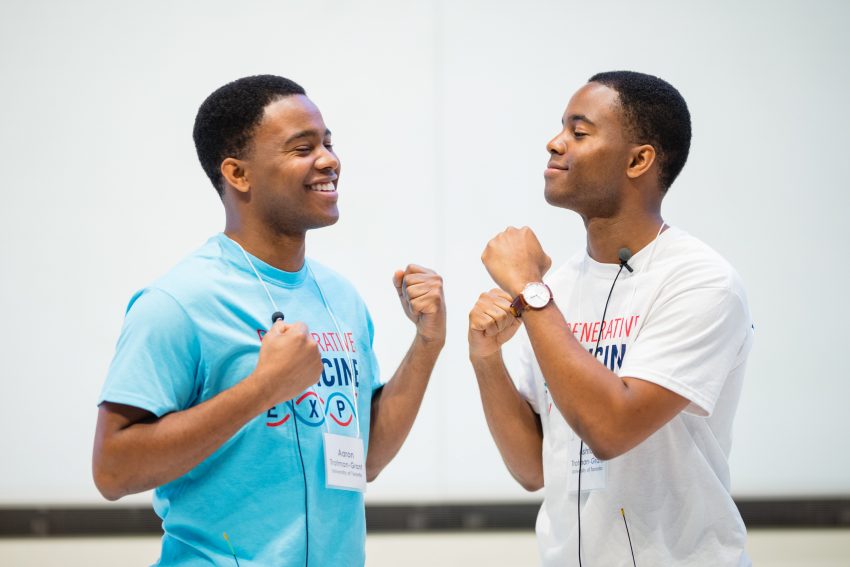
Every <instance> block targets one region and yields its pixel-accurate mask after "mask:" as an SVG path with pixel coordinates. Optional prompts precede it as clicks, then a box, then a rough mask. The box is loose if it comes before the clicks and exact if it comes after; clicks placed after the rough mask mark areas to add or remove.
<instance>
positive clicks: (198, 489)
mask: <svg viewBox="0 0 850 567" xmlns="http://www.w3.org/2000/svg"><path fill="white" fill-rule="evenodd" d="M194 138H195V145H196V148H197V151H198V157H199V159H200V161H201V165H202V166H203V168H204V170H205V171H206V173H207V175H208V176H209V178H210V180H211V181H212V183H213V185H214V186H215V188H216V190H217V191H218V193H219V196H220V197H221V199H222V202H223V204H224V208H225V213H226V226H225V230H224V232H223V233H221V234H217V235H215V236H213V237H212V238H210V239H209V240H208V241H207V243H206V244H204V245H203V246H202V247H201V248H200V249H199V250H197V251H196V252H194V253H192V254H191V255H190V256H188V257H187V258H186V259H184V260H183V261H182V262H180V263H179V264H178V265H177V266H175V267H174V268H173V269H172V270H171V271H170V272H169V273H168V274H166V275H165V276H164V277H162V278H160V279H159V280H157V281H156V282H154V283H153V284H151V285H149V286H147V287H145V288H144V289H142V290H141V291H139V292H138V293H136V294H135V295H134V296H133V298H132V299H131V301H130V304H129V306H128V308H127V314H126V318H125V322H124V327H123V329H122V331H121V337H120V339H119V341H118V346H117V348H116V353H115V358H114V360H113V362H112V365H111V367H110V370H109V375H108V377H107V380H106V384H105V385H104V388H103V392H102V394H101V398H100V406H99V407H100V410H99V414H98V423H97V432H96V436H95V445H94V459H93V463H94V466H93V469H94V479H95V483H96V484H97V486H98V489H99V490H100V491H101V493H102V494H103V495H104V496H105V497H106V498H108V499H110V500H116V499H118V498H120V497H122V496H124V495H126V494H131V493H135V492H141V491H144V490H148V489H151V488H155V489H156V490H155V493H154V508H155V510H156V512H157V514H159V516H160V517H161V518H162V520H163V530H164V535H163V543H162V555H161V557H160V560H159V563H158V564H159V565H239V566H240V567H246V566H251V565H253V566H261V565H263V566H265V565H283V566H290V565H292V566H296V565H297V566H304V565H307V566H313V565H315V566H319V565H363V564H364V562H365V552H364V541H365V531H366V528H365V515H364V507H363V489H364V487H365V483H366V481H367V480H372V479H374V478H375V477H376V476H377V475H378V473H379V472H380V471H381V470H382V469H383V468H384V467H385V466H386V465H387V463H388V462H389V461H390V460H391V459H392V458H393V456H395V454H396V453H397V452H398V450H399V448H400V447H401V444H402V443H403V441H404V439H405V438H406V436H407V434H408V432H409V431H410V428H411V426H412V425H413V420H414V418H415V415H416V413H417V411H418V409H419V406H420V403H421V401H422V396H423V394H424V392H425V387H426V385H427V383H428V379H429V377H430V374H431V371H432V369H433V367H434V364H435V362H436V360H437V356H438V354H439V352H440V350H441V349H442V347H443V344H444V342H445V305H444V298H443V289H442V279H441V278H440V276H439V275H437V274H435V273H434V272H432V271H431V270H427V269H425V268H422V267H419V266H415V265H411V266H408V267H407V269H406V270H404V271H397V272H396V273H395V274H394V276H393V282H394V285H395V287H396V291H397V293H398V295H399V299H400V301H401V304H402V307H403V309H404V311H405V313H406V314H407V316H408V317H409V318H410V319H411V320H412V321H413V322H414V323H415V325H416V337H415V339H414V340H413V344H412V345H411V347H410V350H409V351H408V353H407V356H405V358H404V360H403V361H402V363H401V365H400V366H399V368H398V370H397V371H396V372H395V374H394V375H393V377H392V378H391V379H390V380H389V381H388V382H387V383H386V384H385V385H382V384H381V381H380V377H379V372H378V365H377V361H376V360H375V356H374V353H373V351H372V340H373V336H374V329H373V326H372V320H371V318H370V317H369V313H368V310H367V309H366V306H365V305H364V303H363V301H362V299H361V298H360V296H359V295H358V294H357V292H356V291H355V290H354V288H353V287H352V286H351V284H349V283H348V282H347V281H346V280H344V279H343V278H342V277H341V276H339V275H338V274H336V273H335V272H333V271H332V270H330V269H328V268H326V267H324V266H322V265H320V264H318V263H316V262H314V261H312V260H309V259H307V258H306V257H305V235H306V232H307V231H308V230H310V229H313V228H320V227H323V226H328V225H331V224H333V223H335V222H336V220H337V219H338V217H339V212H338V210H337V205H336V203H337V191H336V186H337V182H338V179H339V172H340V162H339V159H338V158H337V156H336V154H335V153H334V151H333V147H332V145H331V134H330V131H329V130H328V129H327V128H326V126H325V123H324V121H323V119H322V116H321V114H320V113H319V110H318V108H316V106H315V105H314V104H313V103H312V102H311V101H310V99H308V98H307V96H306V94H305V92H304V90H303V89H302V88H301V87H300V86H298V85H297V84H295V83H293V82H292V81H289V80H288V79H284V78H282V77H276V76H270V75H262V76H255V77H246V78H243V79H239V80H237V81H234V82H232V83H229V84H227V85H225V86H224V87H222V88H220V89H218V90H217V91H215V92H214V93H213V94H211V95H210V96H209V97H208V98H207V100H206V101H204V103H203V104H202V105H201V107H200V109H199V111H198V115H197V117H196V120H195V129H194ZM273 320H274V321H273ZM284 321H285V322H284ZM225 534H226V535H225Z"/></svg>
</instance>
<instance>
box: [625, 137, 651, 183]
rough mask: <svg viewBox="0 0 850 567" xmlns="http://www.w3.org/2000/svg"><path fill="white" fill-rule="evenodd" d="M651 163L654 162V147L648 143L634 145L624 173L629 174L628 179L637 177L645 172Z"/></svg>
mask: <svg viewBox="0 0 850 567" xmlns="http://www.w3.org/2000/svg"><path fill="white" fill-rule="evenodd" d="M653 163H655V148H653V147H652V146H650V145H649V144H644V145H642V146H636V147H635V148H634V149H632V151H631V155H630V159H629V167H628V169H626V175H628V176H629V179H637V178H638V177H640V176H641V175H643V174H644V173H646V172H647V171H648V170H649V168H651V167H652V164H653Z"/></svg>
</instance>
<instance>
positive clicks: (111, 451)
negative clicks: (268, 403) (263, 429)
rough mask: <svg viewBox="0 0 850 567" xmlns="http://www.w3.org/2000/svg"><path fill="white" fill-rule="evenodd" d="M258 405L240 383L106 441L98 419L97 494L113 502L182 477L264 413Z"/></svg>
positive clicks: (252, 391)
mask: <svg viewBox="0 0 850 567" xmlns="http://www.w3.org/2000/svg"><path fill="white" fill-rule="evenodd" d="M262 399H263V396H262V395H261V393H260V392H259V391H258V389H257V387H256V386H255V385H254V383H253V382H252V381H251V380H249V379H246V380H243V381H242V382H241V383H239V384H238V385H236V386H234V387H232V388H230V389H228V390H225V391H223V392H221V393H220V394H218V395H217V396H215V397H214V398H211V399H210V400H207V401H206V402H204V403H202V404H199V405H197V406H195V407H192V408H189V409H187V410H184V411H179V412H174V413H171V414H167V415H165V416H163V417H161V418H160V419H157V420H155V421H149V422H146V421H141V422H138V423H132V424H128V425H127V426H126V427H124V428H122V429H120V430H119V431H115V432H113V433H112V434H110V435H106V428H107V426H108V419H109V418H108V417H104V416H103V415H102V417H103V419H99V424H98V432H97V434H96V437H95V450H94V473H95V481H96V483H97V485H98V488H100V490H101V492H102V493H103V494H104V496H106V497H107V498H109V499H110V500H114V499H117V498H120V497H121V496H124V495H126V494H133V493H136V492H141V491H144V490H149V489H151V488H155V487H157V486H161V485H163V484H165V483H167V482H170V481H172V480H174V479H176V478H178V477H180V476H182V475H184V474H186V473H187V472H189V471H190V470H191V469H192V468H194V467H195V466H197V465H198V464H199V463H200V462H202V461H203V460H204V459H206V458H207V457H209V456H210V455H211V454H212V453H213V452H215V451H216V450H217V449H218V448H219V447H221V445H223V444H224V443H225V442H226V441H227V440H228V439H230V438H231V437H232V436H233V435H234V434H235V433H236V432H237V431H239V429H240V428H241V427H242V426H244V425H245V424H246V423H247V422H248V421H250V420H251V419H253V418H254V417H256V416H257V415H259V414H260V413H262V412H263V411H264V410H265V409H266V408H265V407H263V404H262V402H261V400H262ZM100 411H101V413H102V414H103V412H106V411H107V410H106V409H105V408H101V410H100ZM101 427H103V430H101Z"/></svg>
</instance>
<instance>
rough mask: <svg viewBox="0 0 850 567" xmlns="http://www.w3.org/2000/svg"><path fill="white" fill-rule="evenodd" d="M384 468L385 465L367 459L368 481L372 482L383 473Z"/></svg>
mask: <svg viewBox="0 0 850 567" xmlns="http://www.w3.org/2000/svg"><path fill="white" fill-rule="evenodd" d="M382 470H384V467H379V466H377V465H374V464H371V463H370V462H369V459H368V458H367V459H366V482H372V481H373V480H375V479H376V478H378V475H379V474H381V471H382Z"/></svg>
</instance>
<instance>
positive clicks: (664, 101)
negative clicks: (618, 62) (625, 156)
mask: <svg viewBox="0 0 850 567" xmlns="http://www.w3.org/2000/svg"><path fill="white" fill-rule="evenodd" d="M588 82H589V83H600V84H602V85H605V86H606V87H608V88H610V89H613V90H615V91H617V94H618V95H619V96H618V98H619V100H620V106H621V107H622V109H623V115H624V117H625V120H626V128H627V129H628V134H629V135H630V136H632V137H633V138H634V141H635V142H637V143H641V144H650V145H651V146H652V147H654V148H655V152H656V154H657V156H658V164H659V168H660V174H659V182H660V183H661V188H662V189H663V190H664V191H666V190H667V189H668V188H669V187H670V185H672V184H673V181H675V180H676V177H678V175H679V173H680V172H681V171H682V168H683V167H684V166H685V162H686V161H687V160H688V152H689V151H690V148H691V113H690V112H689V111H688V105H687V104H686V103H685V99H684V98H682V95H681V94H679V91H677V90H676V89H675V88H674V87H673V85H671V84H670V83H668V82H667V81H664V80H662V79H659V78H658V77H654V76H652V75H646V74H644V73H636V72H634V71H608V72H605V73H597V74H596V75H593V76H592V77H591V78H590V79H588Z"/></svg>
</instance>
